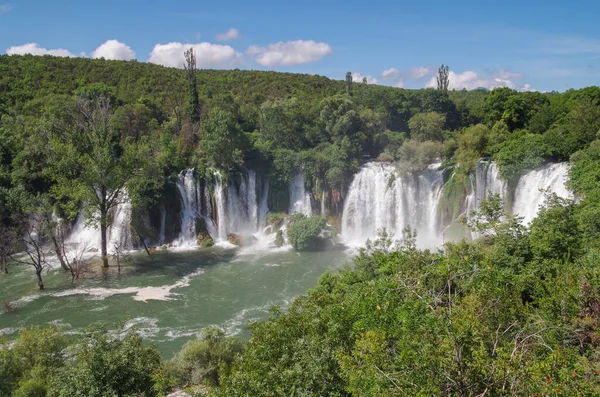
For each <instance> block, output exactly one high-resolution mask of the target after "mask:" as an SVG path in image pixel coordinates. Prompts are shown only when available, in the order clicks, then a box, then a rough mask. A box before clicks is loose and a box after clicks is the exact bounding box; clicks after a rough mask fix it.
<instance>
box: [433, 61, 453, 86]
mask: <svg viewBox="0 0 600 397" xmlns="http://www.w3.org/2000/svg"><path fill="white" fill-rule="evenodd" d="M449 70H450V67H449V66H448V65H444V64H442V66H440V68H439V69H438V75H437V77H436V79H437V88H438V90H442V91H448V85H449V84H450V78H449V74H450V73H449Z"/></svg>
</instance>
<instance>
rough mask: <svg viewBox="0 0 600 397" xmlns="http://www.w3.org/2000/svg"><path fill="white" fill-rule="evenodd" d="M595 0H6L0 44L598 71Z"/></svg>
mask: <svg viewBox="0 0 600 397" xmlns="http://www.w3.org/2000/svg"><path fill="white" fill-rule="evenodd" d="M598 15H600V1H597V0H595V1H594V0H591V1H588V0H570V1H567V0H563V1H556V0H520V1H515V0H504V1H496V0H487V1H486V0H477V1H472V0H465V1H459V0H457V1H453V2H451V1H441V0H428V1H423V0H421V1H402V0H369V1H364V0H363V1H357V0H339V1H337V0H336V1H334V0H320V1H314V0H302V1H300V0H297V1H293V0H289V1H286V0H279V1H272V0H264V1H253V0H246V1H240V0H230V1H226V0H220V1H202V0H194V1H188V0H181V1H160V0H146V1H140V0H120V1H115V0H103V1H101V2H96V1H81V0H78V1H75V0H61V1H60V2H59V1H47V0H43V1H41V0H28V1H27V0H0V53H7V54H24V53H31V54H34V55H43V54H46V53H48V54H52V55H59V56H78V57H79V56H83V57H92V58H101V57H104V58H106V59H122V60H129V59H137V60H138V61H140V62H152V63H157V64H161V65H165V66H170V67H182V65H183V52H184V50H186V49H187V48H189V47H193V48H194V50H195V53H196V57H197V60H198V67H199V68H217V69H232V68H240V69H257V70H276V71H284V72H299V73H310V74H318V75H324V76H327V77H330V78H334V79H344V77H345V74H346V72H348V71H350V72H352V74H353V78H354V79H355V80H356V81H362V79H363V77H366V78H367V81H368V82H369V83H371V84H382V85H390V86H397V87H404V88H423V87H427V86H435V73H436V71H437V68H438V67H439V65H441V64H446V65H449V67H450V88H451V89H452V88H453V89H463V88H466V89H474V88H478V87H485V88H489V89H493V88H495V87H499V86H506V87H511V88H514V89H517V90H521V91H525V90H537V91H552V90H556V91H565V90H567V89H569V88H581V87H586V86H590V85H598V84H599V82H600V27H599V25H598Z"/></svg>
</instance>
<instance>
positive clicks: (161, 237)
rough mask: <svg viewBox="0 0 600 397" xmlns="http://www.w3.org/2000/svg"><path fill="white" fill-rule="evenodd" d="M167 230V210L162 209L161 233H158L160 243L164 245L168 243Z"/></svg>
mask: <svg viewBox="0 0 600 397" xmlns="http://www.w3.org/2000/svg"><path fill="white" fill-rule="evenodd" d="M166 228H167V208H166V207H165V206H163V207H162V210H161V212H160V231H159V232H158V242H159V243H160V244H164V243H165V242H166V241H165V239H166Z"/></svg>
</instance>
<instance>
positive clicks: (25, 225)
mask: <svg viewBox="0 0 600 397" xmlns="http://www.w3.org/2000/svg"><path fill="white" fill-rule="evenodd" d="M43 221H44V220H43V215H41V214H40V213H36V212H34V213H32V214H30V216H29V217H27V216H24V217H23V218H22V219H21V220H20V221H19V222H18V224H19V225H20V226H21V229H17V230H16V232H17V233H19V236H21V237H20V241H21V245H22V246H23V247H24V248H25V255H24V256H20V255H16V254H15V255H11V259H12V260H13V261H14V262H16V263H21V264H23V265H28V266H32V267H33V269H34V270H35V275H36V277H37V280H38V282H37V284H38V288H39V289H40V290H43V289H44V281H43V279H42V273H43V271H44V270H45V269H47V268H49V267H50V262H48V260H47V255H48V252H47V251H46V248H45V247H44V242H43V241H42V240H41V238H42V236H43V233H42V230H41V229H40V225H41V224H42V223H43Z"/></svg>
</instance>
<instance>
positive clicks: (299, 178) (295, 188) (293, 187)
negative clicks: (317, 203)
mask: <svg viewBox="0 0 600 397" xmlns="http://www.w3.org/2000/svg"><path fill="white" fill-rule="evenodd" d="M289 192H290V206H289V210H288V212H289V213H290V214H293V213H294V212H300V213H302V214H304V215H306V216H312V206H311V202H310V194H309V193H308V192H307V191H306V188H305V187H304V175H302V171H297V172H296V174H295V175H294V177H293V178H292V180H291V181H290V185H289Z"/></svg>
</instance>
